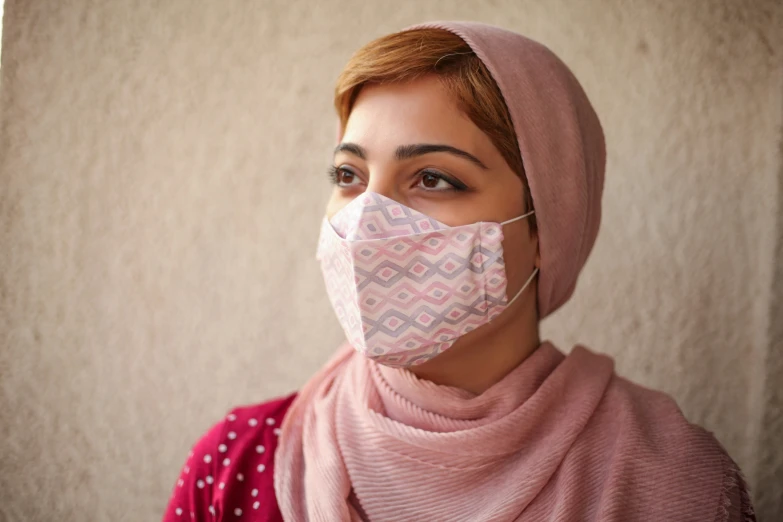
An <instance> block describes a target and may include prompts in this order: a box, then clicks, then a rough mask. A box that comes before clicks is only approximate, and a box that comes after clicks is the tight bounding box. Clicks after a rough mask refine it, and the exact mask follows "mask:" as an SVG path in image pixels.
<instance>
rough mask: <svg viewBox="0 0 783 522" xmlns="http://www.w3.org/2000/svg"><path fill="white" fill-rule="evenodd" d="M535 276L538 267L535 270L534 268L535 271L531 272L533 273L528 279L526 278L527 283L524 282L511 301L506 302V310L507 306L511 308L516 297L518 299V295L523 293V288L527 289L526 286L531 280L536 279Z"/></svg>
mask: <svg viewBox="0 0 783 522" xmlns="http://www.w3.org/2000/svg"><path fill="white" fill-rule="evenodd" d="M536 274H538V267H536V268H535V270H533V273H532V274H530V277H528V278H527V281H525V284H524V285H522V288H520V289H519V292H517V295H515V296H514V297H513V299H511V301H509V302H508V304H507V305H506V307H507V308H508V307H509V306H511V304H512V303H513V302H514V301H516V300H517V297H519V296H520V295H522V292H524V291H525V288H527V287H528V285H529V284H530V282H531V281H532V280H533V278H534V277H536Z"/></svg>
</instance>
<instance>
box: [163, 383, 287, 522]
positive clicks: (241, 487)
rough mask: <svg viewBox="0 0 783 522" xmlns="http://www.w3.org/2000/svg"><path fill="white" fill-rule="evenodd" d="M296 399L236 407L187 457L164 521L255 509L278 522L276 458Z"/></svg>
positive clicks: (216, 517)
mask: <svg viewBox="0 0 783 522" xmlns="http://www.w3.org/2000/svg"><path fill="white" fill-rule="evenodd" d="M295 397H296V394H292V395H289V396H287V397H281V398H277V399H274V400H271V401H268V402H264V403H260V404H254V405H248V406H241V407H237V408H234V409H232V410H231V411H230V412H229V413H228V414H227V415H226V416H225V417H224V418H223V419H222V420H221V421H219V422H217V423H216V424H214V425H213V426H212V427H211V428H210V429H209V430H208V431H207V432H206V433H205V434H204V435H203V436H202V437H201V438H200V439H199V440H198V441H197V442H196V443H195V444H194V445H193V448H192V449H191V451H190V453H189V454H188V458H187V460H186V462H185V465H184V466H183V468H182V472H181V474H180V477H179V479H178V480H177V483H176V484H175V486H174V492H173V494H172V497H171V500H170V502H169V506H168V508H167V510H166V514H165V515H164V518H163V520H164V521H170V520H172V521H173V520H176V521H181V520H221V519H222V517H223V516H224V515H226V514H228V513H231V514H232V515H234V516H236V515H237V514H241V513H243V512H253V511H255V512H257V513H259V514H262V513H263V514H264V515H265V516H266V517H267V518H265V520H266V519H268V520H276V516H275V515H276V514H279V512H278V509H277V502H276V501H275V497H274V482H273V473H272V472H273V466H274V458H273V456H274V451H275V449H276V448H277V437H278V434H279V433H280V432H279V426H280V423H281V422H282V420H283V418H284V417H285V414H286V412H287V411H288V408H289V407H290V405H291V403H292V402H293V400H294V399H295ZM183 517H184V518H183ZM188 517H190V518H188Z"/></svg>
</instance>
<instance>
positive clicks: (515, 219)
mask: <svg viewBox="0 0 783 522" xmlns="http://www.w3.org/2000/svg"><path fill="white" fill-rule="evenodd" d="M535 213H536V211H535V210H531V211H530V212H528V213H527V214H522V215H521V216H519V217H515V218H514V219H509V220H508V221H504V222H502V223H501V226H502V225H508V224H509V223H513V222H514V221H519V220H520V219H525V218H526V217H528V216H532V215H533V214H535Z"/></svg>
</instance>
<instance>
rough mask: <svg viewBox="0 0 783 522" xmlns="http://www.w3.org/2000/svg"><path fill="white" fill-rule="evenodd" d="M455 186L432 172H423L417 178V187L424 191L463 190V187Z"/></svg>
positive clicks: (455, 184)
mask: <svg viewBox="0 0 783 522" xmlns="http://www.w3.org/2000/svg"><path fill="white" fill-rule="evenodd" d="M460 185H461V184H457V183H456V182H452V181H450V180H448V179H446V177H445V176H443V175H441V174H436V173H434V172H423V173H422V174H421V177H420V178H419V186H420V187H421V188H423V189H424V190H431V191H441V190H464V185H462V186H460Z"/></svg>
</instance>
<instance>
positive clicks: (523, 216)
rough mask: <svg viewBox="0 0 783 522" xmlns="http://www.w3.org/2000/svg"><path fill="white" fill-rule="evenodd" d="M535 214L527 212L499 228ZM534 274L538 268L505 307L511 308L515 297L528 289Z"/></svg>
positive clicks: (532, 211)
mask: <svg viewBox="0 0 783 522" xmlns="http://www.w3.org/2000/svg"><path fill="white" fill-rule="evenodd" d="M535 213H536V211H535V210H531V211H530V212H528V213H526V214H522V215H521V216H519V217H515V218H513V219H509V220H508V221H504V222H502V223H501V224H500V225H501V226H503V225H508V224H509V223H513V222H514V221H519V220H520V219H525V218H526V217H528V216H532V215H533V214H535ZM536 274H538V267H536V268H535V270H533V273H532V274H530V277H528V278H527V281H525V284H524V285H522V288H520V289H519V292H517V295H515V296H514V297H513V298H512V299H511V301H509V302H508V304H507V305H506V307H509V306H511V304H512V303H513V302H514V301H516V300H517V297H519V296H520V295H522V292H524V291H525V288H527V287H528V285H529V284H530V282H531V281H532V280H533V278H534V277H536Z"/></svg>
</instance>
